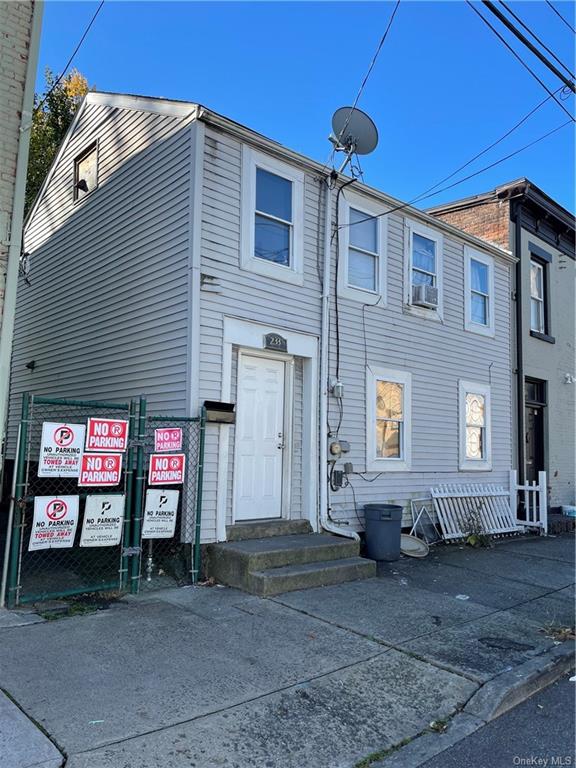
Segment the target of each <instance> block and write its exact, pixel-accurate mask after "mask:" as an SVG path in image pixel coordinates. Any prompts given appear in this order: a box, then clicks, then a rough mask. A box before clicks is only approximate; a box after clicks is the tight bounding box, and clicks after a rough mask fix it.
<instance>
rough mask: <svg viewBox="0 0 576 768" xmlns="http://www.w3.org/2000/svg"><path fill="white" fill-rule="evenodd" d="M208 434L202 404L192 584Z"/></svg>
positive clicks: (197, 571) (197, 556)
mask: <svg viewBox="0 0 576 768" xmlns="http://www.w3.org/2000/svg"><path fill="white" fill-rule="evenodd" d="M205 436H206V412H205V408H204V406H202V412H201V414H200V445H199V447H198V475H197V479H196V515H195V517H196V520H195V522H194V557H193V562H192V584H197V583H198V577H199V575H200V566H201V562H200V560H201V555H200V551H201V550H200V533H201V528H202V486H203V483H204V442H205Z"/></svg>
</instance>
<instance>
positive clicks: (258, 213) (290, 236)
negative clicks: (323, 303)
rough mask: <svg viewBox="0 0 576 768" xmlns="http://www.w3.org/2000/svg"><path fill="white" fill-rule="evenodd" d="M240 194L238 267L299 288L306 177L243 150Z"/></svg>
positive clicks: (247, 149)
mask: <svg viewBox="0 0 576 768" xmlns="http://www.w3.org/2000/svg"><path fill="white" fill-rule="evenodd" d="M241 194H242V243H241V253H240V265H241V267H242V268H243V269H247V270H250V271H251V272H256V273H258V274H261V275H265V276H267V277H273V278H276V279H278V280H284V281H286V282H290V283H296V284H299V285H302V283H303V280H304V275H303V272H304V264H303V261H304V254H303V231H304V223H303V215H304V174H303V173H302V172H301V171H297V170H296V169H295V168H292V166H290V165H287V164H286V163H282V162H280V161H279V160H275V159H274V158H272V157H268V156H267V155H264V154H261V153H260V152H255V151H254V150H252V149H250V148H249V147H244V148H243V161H242V193H241Z"/></svg>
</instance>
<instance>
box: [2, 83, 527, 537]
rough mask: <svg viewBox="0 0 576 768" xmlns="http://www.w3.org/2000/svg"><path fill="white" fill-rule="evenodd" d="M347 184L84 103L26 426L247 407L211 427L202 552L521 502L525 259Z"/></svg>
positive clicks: (33, 340) (151, 102) (229, 126)
mask: <svg viewBox="0 0 576 768" xmlns="http://www.w3.org/2000/svg"><path fill="white" fill-rule="evenodd" d="M382 151H384V150H382ZM347 181H349V179H347V178H344V177H342V176H340V177H336V178H332V180H330V172H329V170H327V169H326V168H325V167H324V166H323V165H322V164H321V163H318V162H316V161H314V160H311V159H309V158H307V157H304V156H302V155H299V154H297V153H296V152H293V151H291V150H289V149H287V148H285V147H283V146H281V145H279V144H277V143H276V142H274V141H272V140H270V139H268V138H266V137H264V136H262V135H260V134H258V133H256V132H254V131H252V130H250V129H248V128H246V127H244V126H242V125H239V124H238V123H235V122H234V121H232V120H230V119H227V118H225V117H222V116H220V115H218V114H216V113H214V112H211V111H210V110H209V109H206V108H204V107H203V106H200V105H197V104H193V103H184V102H176V101H169V100H163V99H152V98H143V97H136V96H127V95H119V94H107V93H90V94H88V96H87V97H86V99H85V101H84V103H83V105H82V107H81V109H80V110H79V112H78V115H77V118H76V120H75V122H74V124H73V125H72V126H71V129H70V131H69V134H68V136H67V138H66V140H65V142H64V144H63V146H62V148H61V150H60V152H59V154H58V157H57V159H56V161H55V163H54V166H53V168H52V170H51V172H50V174H49V176H48V178H47V180H46V183H45V185H44V188H43V190H42V192H41V194H40V196H39V198H38V200H37V202H36V205H35V206H34V209H33V211H32V213H31V216H30V218H29V220H28V224H27V228H26V240H25V249H26V252H27V254H28V255H27V268H28V276H27V280H24V279H22V281H21V284H20V288H19V296H18V309H17V321H16V337H15V350H14V359H13V366H12V402H13V403H14V408H16V409H17V407H18V402H19V398H20V397H21V394H22V393H23V392H24V391H28V390H29V391H33V392H35V393H36V394H45V395H48V394H50V395H53V396H60V397H75V398H89V399H98V400H103V399H118V398H127V397H132V396H134V395H137V394H139V393H144V394H146V396H147V397H148V404H149V410H151V411H152V412H157V413H162V414H173V415H195V414H197V413H198V411H199V408H200V407H201V405H202V404H203V403H204V401H205V400H210V401H223V402H226V403H233V404H234V405H235V413H236V423H235V424H222V425H212V426H209V428H208V430H207V438H206V439H207V442H206V461H205V469H204V498H203V519H202V541H203V542H205V543H208V542H214V541H224V540H226V538H227V536H228V534H229V531H230V526H234V525H237V524H240V523H243V522H246V521H254V520H259V519H292V520H294V519H303V520H307V521H309V522H310V524H311V526H312V528H313V529H314V530H319V529H321V528H326V529H328V530H332V531H333V532H336V531H341V532H342V533H344V534H345V535H346V534H349V533H350V532H351V531H355V530H361V529H362V527H363V514H362V507H363V505H364V504H365V503H369V502H379V501H382V502H391V503H397V504H400V505H402V506H403V507H404V508H405V509H406V511H408V508H409V501H410V499H411V498H414V497H421V496H426V495H427V494H428V492H429V489H430V488H431V487H432V486H436V485H438V484H439V483H446V482H459V483H479V482H481V483H499V484H504V485H507V483H508V472H509V470H510V468H511V466H512V450H513V445H512V428H511V420H512V411H511V394H512V393H511V363H510V360H511V341H510V315H511V309H510V292H511V282H510V281H511V268H512V267H513V265H514V259H513V257H512V256H511V255H510V253H509V252H508V251H506V250H503V249H501V248H498V247H496V246H493V245H491V244H489V243H487V242H485V241H483V240H480V239H478V238H476V237H473V236H472V235H469V234H467V233H465V232H463V231H461V230H459V229H456V228H455V227H453V226H451V225H449V224H447V223H445V222H443V221H441V220H439V219H436V218H433V217H432V216H429V215H427V214H426V213H423V212H422V211H419V210H416V209H415V208H411V207H409V206H404V207H401V208H400V209H399V210H393V209H397V208H398V207H399V206H400V205H401V204H400V203H399V201H397V200H395V199H393V198H391V197H390V196H389V195H387V194H385V193H383V192H380V191H379V190H377V189H374V188H371V187H370V186H367V185H366V184H364V183H361V182H360V181H355V182H354V183H351V184H348V185H347V186H345V187H344V186H343V185H344V184H345V182H347ZM416 186H417V185H416ZM328 187H330V189H328ZM327 202H328V205H327ZM326 277H327V278H328V279H325V278H326ZM30 360H34V361H35V365H34V369H33V370H31V369H30V368H27V367H26V364H27V363H28V361H30ZM334 443H338V445H336V446H334ZM348 444H349V445H348ZM348 447H349V450H347V448H348ZM342 448H343V449H344V452H342V453H340V452H339V451H340V449H342ZM334 451H335V452H334ZM340 472H344V473H345V474H344V475H343V476H342V475H340Z"/></svg>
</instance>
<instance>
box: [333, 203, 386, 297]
mask: <svg viewBox="0 0 576 768" xmlns="http://www.w3.org/2000/svg"><path fill="white" fill-rule="evenodd" d="M385 211H386V209H385V208H383V207H382V206H381V205H379V204H378V203H377V202H375V201H373V200H368V199H367V198H365V197H363V196H362V195H358V194H356V193H354V192H352V191H348V190H346V193H345V194H342V195H341V196H340V207H339V222H340V225H341V229H340V230H339V236H338V242H339V254H338V293H339V295H340V296H345V297H346V298H349V299H355V300H357V301H361V302H363V303H368V304H369V303H376V302H378V303H379V304H380V305H382V303H385V302H386V235H387V225H386V217H385V216H382V214H383V213H384V212H385Z"/></svg>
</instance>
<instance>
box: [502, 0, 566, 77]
mask: <svg viewBox="0 0 576 768" xmlns="http://www.w3.org/2000/svg"><path fill="white" fill-rule="evenodd" d="M499 2H500V5H501V6H503V7H504V8H506V10H507V11H508V13H509V14H510V16H512V17H513V18H514V19H516V21H517V22H518V24H520V26H521V27H523V28H524V29H525V30H526V32H528V34H529V35H531V36H532V37H533V38H534V40H536V42H537V43H538V44H539V45H540V46H541V47H542V48H544V50H545V51H547V53H549V54H550V56H552V58H553V59H555V60H556V61H557V62H558V64H560V66H561V67H563V68H564V69H565V70H566V72H568V74H569V75H570V77H571V78H572V79H574V78H575V77H576V75H574V72H571V71H570V70H569V69H568V67H567V66H566V64H564V62H563V61H561V60H560V59H559V58H558V56H556V54H555V53H554V51H553V50H551V49H550V48H548V46H547V45H546V43H544V42H543V41H542V40H541V39H540V38H539V37H538V35H537V34H536V33H535V32H532V30H531V29H530V27H529V26H528V25H527V24H525V23H524V22H523V21H522V19H521V18H520V16H518V15H517V14H516V13H514V11H513V10H512V8H510V6H509V5H508V3H506V2H505V0H499Z"/></svg>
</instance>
